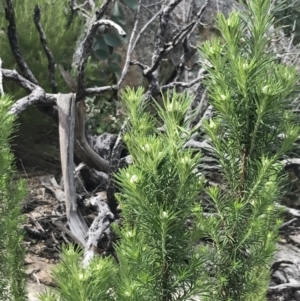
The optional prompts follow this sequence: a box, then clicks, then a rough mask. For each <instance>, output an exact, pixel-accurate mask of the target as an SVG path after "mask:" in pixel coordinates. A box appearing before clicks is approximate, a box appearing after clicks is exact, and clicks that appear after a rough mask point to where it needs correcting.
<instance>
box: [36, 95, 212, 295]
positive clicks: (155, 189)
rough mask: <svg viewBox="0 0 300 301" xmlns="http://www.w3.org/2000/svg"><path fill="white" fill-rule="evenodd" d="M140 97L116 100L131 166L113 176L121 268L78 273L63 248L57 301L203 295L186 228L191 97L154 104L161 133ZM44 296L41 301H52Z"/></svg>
mask: <svg viewBox="0 0 300 301" xmlns="http://www.w3.org/2000/svg"><path fill="white" fill-rule="evenodd" d="M142 94H143V90H142V89H138V90H137V91H136V92H134V91H132V90H130V89H127V90H126V91H125V92H123V94H122V97H123V99H124V102H125V107H126V109H127V113H128V116H129V119H130V121H129V124H128V127H127V132H126V134H125V135H124V141H125V143H126V145H127V147H128V149H129V151H130V154H131V155H132V157H133V161H134V164H133V165H132V166H130V167H128V168H126V169H123V170H121V171H120V172H119V173H118V174H117V175H116V179H117V181H118V183H119V184H120V186H121V192H120V193H119V194H118V200H119V203H120V206H121V208H122V226H121V227H118V226H116V225H115V226H114V229H115V231H116V233H117V234H118V237H119V240H118V242H117V244H116V245H115V250H116V257H117V258H118V261H119V262H118V263H116V262H112V259H107V258H105V259H103V258H102V259H101V258H97V259H96V260H95V261H93V262H92V263H91V265H90V266H88V268H87V269H86V270H84V269H82V268H81V267H80V265H79V259H80V253H78V252H77V253H76V252H75V253H74V249H73V248H72V247H70V248H69V249H64V252H63V254H62V263H61V264H60V265H59V268H58V269H57V270H56V272H55V278H56V279H58V285H59V288H60V289H59V293H60V295H61V296H62V300H66V301H75V300H76V301H79V300H80V301H83V300H91V301H93V300H102V299H103V300H123V301H125V300H130V301H131V300H139V301H143V300H149V301H150V300H164V301H168V300H187V299H188V298H189V297H191V296H192V295H194V294H200V293H204V292H205V291H207V289H208V282H207V278H206V277H205V272H204V269H203V264H204V260H205V258H206V257H205V256H204V255H203V254H202V253H204V252H205V251H206V250H205V249H203V250H201V249H199V250H195V249H194V239H193V238H194V227H193V226H188V225H187V224H186V222H187V220H189V219H191V220H195V218H196V216H195V213H194V211H193V208H194V205H195V203H194V202H195V198H196V197H197V195H198V192H199V190H200V189H201V187H202V184H203V179H202V178H201V176H199V174H197V166H198V164H199V160H200V154H198V155H196V156H194V155H193V154H192V152H191V151H189V150H183V145H184V143H185V142H186V141H187V139H188V138H189V136H190V135H189V134H190V133H187V132H186V131H185V129H184V128H185V125H186V124H185V122H188V121H183V120H184V116H185V114H186V112H187V110H188V108H189V107H190V104H191V97H190V96H188V95H187V94H182V95H178V94H176V93H175V92H174V93H173V95H172V96H171V95H170V94H169V95H167V97H166V98H165V99H164V106H165V108H166V110H164V109H163V108H162V107H160V106H159V105H156V107H157V110H158V114H159V117H160V119H162V120H164V124H165V127H166V133H161V132H159V131H158V130H157V129H156V128H157V126H158V125H159V124H160V122H158V120H156V119H154V118H153V117H152V116H151V115H150V114H148V113H145V108H146V104H144V103H143V101H142ZM183 137H185V138H183ZM70 253H71V255H69V254H70ZM100 269H101V271H102V270H103V271H102V272H101V273H100V272H99V270H100ZM109 288H110V289H109ZM96 292H98V295H96ZM48 296H49V295H48ZM46 297H47V296H46V295H43V296H42V299H41V300H44V301H50V300H51V299H50V298H48V299H47V298H46Z"/></svg>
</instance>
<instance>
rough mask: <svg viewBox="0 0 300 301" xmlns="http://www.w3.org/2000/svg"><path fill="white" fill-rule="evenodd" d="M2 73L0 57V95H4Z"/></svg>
mask: <svg viewBox="0 0 300 301" xmlns="http://www.w3.org/2000/svg"><path fill="white" fill-rule="evenodd" d="M2 78H3V75H2V60H1V58H0V96H2V95H4V90H3V80H2Z"/></svg>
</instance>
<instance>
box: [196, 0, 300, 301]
mask: <svg viewBox="0 0 300 301" xmlns="http://www.w3.org/2000/svg"><path fill="white" fill-rule="evenodd" d="M270 5H271V1H270V0H249V1H247V5H245V7H244V8H245V10H244V11H242V12H233V13H231V14H230V16H229V18H228V19H226V18H225V17H224V16H223V15H219V16H218V20H217V26H218V28H219V30H220V33H221V35H222V37H221V39H214V40H212V41H208V42H206V43H205V44H204V46H203V47H201V54H202V57H203V59H205V62H206V69H207V71H208V77H207V79H206V86H207V88H208V92H209V98H210V104H211V105H212V106H213V114H214V117H213V118H212V119H210V120H208V121H207V122H206V123H205V130H206V133H207V135H208V137H209V140H210V142H211V145H212V149H213V151H214V153H215V156H216V157H217V158H218V163H219V165H220V172H221V174H222V185H220V186H214V187H209V188H208V189H206V190H205V191H206V193H207V199H208V202H209V203H210V205H211V207H213V209H212V210H211V212H210V213H211V214H210V215H209V218H204V217H203V219H202V220H201V222H200V224H199V230H202V231H203V233H205V236H206V237H208V238H209V239H210V240H211V241H212V245H211V257H210V260H211V261H212V262H213V263H214V267H215V269H214V277H215V279H216V280H217V281H216V284H217V285H216V287H215V290H214V291H213V292H212V295H211V296H210V297H209V298H208V299H207V300H216V301H217V300H220V301H221V300H222V301H225V300H226V301H229V300H232V301H239V300H245V301H246V300H247V301H250V300H251V301H258V300H266V296H265V295H266V294H265V293H266V289H267V285H268V280H269V264H270V262H271V260H272V257H273V255H274V252H275V250H276V242H277V238H278V227H279V226H280V225H281V220H280V210H279V209H278V206H277V202H279V201H280V199H281V197H282V193H283V191H284V189H283V188H284V183H285V176H284V173H283V165H282V164H281V160H282V159H283V158H284V155H286V154H288V152H289V151H291V149H292V147H293V143H294V142H295V141H296V139H298V137H299V127H298V126H297V125H296V119H295V115H294V114H293V112H292V108H291V95H292V93H293V92H294V89H295V84H296V82H297V80H298V79H299V78H298V75H297V74H296V71H295V69H294V68H293V67H287V66H284V65H282V64H279V63H278V61H277V60H276V57H275V55H273V54H272V49H271V48H270V45H271V38H272V30H273V26H272V25H273V23H272V21H273V16H274V13H276V11H270Z"/></svg>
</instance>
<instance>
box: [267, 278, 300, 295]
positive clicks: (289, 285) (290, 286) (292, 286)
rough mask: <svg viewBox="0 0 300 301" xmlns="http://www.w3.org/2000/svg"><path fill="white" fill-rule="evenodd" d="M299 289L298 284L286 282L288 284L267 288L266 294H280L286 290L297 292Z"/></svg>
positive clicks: (299, 285)
mask: <svg viewBox="0 0 300 301" xmlns="http://www.w3.org/2000/svg"><path fill="white" fill-rule="evenodd" d="M299 289H300V282H298V281H297V282H288V283H282V284H278V285H275V286H269V287H268V294H275V293H280V292H283V291H286V290H292V291H295V290H299Z"/></svg>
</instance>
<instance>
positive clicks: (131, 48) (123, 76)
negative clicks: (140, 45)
mask: <svg viewBox="0 0 300 301" xmlns="http://www.w3.org/2000/svg"><path fill="white" fill-rule="evenodd" d="M141 2H142V0H139V5H138V9H137V11H136V15H135V22H134V26H133V29H132V32H131V36H130V39H129V44H128V48H127V53H126V60H125V64H124V67H123V70H122V74H121V77H120V79H119V81H118V84H117V86H118V88H119V87H120V86H121V84H122V82H123V80H124V78H125V76H126V74H127V72H128V67H129V64H130V57H131V53H132V50H133V47H134V42H133V40H134V37H135V35H136V31H137V26H138V23H139V19H140V10H141Z"/></svg>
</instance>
